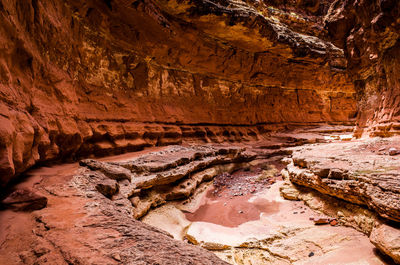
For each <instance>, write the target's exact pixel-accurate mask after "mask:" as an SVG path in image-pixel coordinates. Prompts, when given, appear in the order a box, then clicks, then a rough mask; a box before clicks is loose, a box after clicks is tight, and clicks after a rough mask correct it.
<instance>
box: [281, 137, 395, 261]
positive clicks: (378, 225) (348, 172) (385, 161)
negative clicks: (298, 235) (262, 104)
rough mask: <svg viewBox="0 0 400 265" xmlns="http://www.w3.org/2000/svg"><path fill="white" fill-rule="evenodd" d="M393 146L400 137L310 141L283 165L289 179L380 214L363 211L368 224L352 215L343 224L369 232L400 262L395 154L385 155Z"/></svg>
mask: <svg viewBox="0 0 400 265" xmlns="http://www.w3.org/2000/svg"><path fill="white" fill-rule="evenodd" d="M394 147H397V148H398V147H399V139H398V138H391V139H379V138H378V139H365V140H359V141H352V142H348V143H340V142H336V143H330V144H320V145H318V144H316V145H308V146H304V147H301V148H300V149H298V150H294V152H293V155H292V158H291V162H290V163H289V164H288V165H287V167H286V169H287V172H288V177H289V179H290V181H291V182H292V183H295V184H297V185H301V186H305V187H309V188H312V189H315V190H317V191H319V192H320V193H323V194H327V195H330V196H333V197H336V198H339V199H341V200H344V201H347V202H350V203H353V204H357V205H361V206H364V207H368V208H369V209H371V210H372V212H376V213H377V214H378V215H379V216H380V218H379V217H377V216H374V214H367V211H366V210H365V214H366V215H367V216H369V217H368V218H366V219H364V220H367V219H369V220H370V221H368V222H367V223H364V222H357V221H356V222H354V219H353V221H346V222H345V223H346V224H350V225H352V226H355V227H356V228H357V227H358V229H360V230H361V231H363V232H365V233H367V234H368V235H369V234H370V239H371V242H373V243H374V244H375V245H376V246H377V248H379V249H380V250H382V252H384V253H386V254H388V255H389V256H391V257H392V258H393V259H394V260H395V261H396V262H400V256H399V253H398V250H397V247H396V246H397V244H396V243H394V242H396V240H398V238H399V235H400V230H399V229H398V223H399V222H400V189H399V187H400V186H399V181H400V178H399V175H400V174H399V166H398V163H399V158H398V157H397V156H392V155H390V154H389V149H390V148H394ZM391 154H393V153H391ZM283 193H284V194H286V195H285V197H287V198H291V199H295V198H297V197H299V194H297V193H296V192H287V191H283ZM303 199H304V198H303ZM343 208H344V209H345V208H346V207H343ZM347 208H348V207H347ZM350 208H351V207H350ZM353 208H354V209H358V207H355V206H354V207H353ZM341 211H342V210H341ZM359 212H364V211H363V210H361V211H359ZM355 215H356V214H355ZM386 230H387V231H389V230H390V231H392V233H391V234H390V235H389V234H386V233H385V232H383V231H386Z"/></svg>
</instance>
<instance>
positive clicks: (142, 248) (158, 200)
mask: <svg viewBox="0 0 400 265" xmlns="http://www.w3.org/2000/svg"><path fill="white" fill-rule="evenodd" d="M326 133H327V132H326ZM325 136H326V135H324V133H321V131H317V132H311V133H308V134H307V133H304V134H302V133H298V134H296V137H294V136H293V135H290V134H280V135H276V136H274V137H271V138H269V139H265V140H263V141H259V142H255V143H251V142H250V143H246V144H235V145H233V144H229V145H223V144H221V145H201V146H199V145H182V146H168V147H159V148H153V149H148V150H144V151H140V152H136V153H131V154H125V155H120V156H115V157H108V158H104V159H100V160H93V159H91V160H83V161H81V162H80V165H81V166H80V167H79V165H78V163H74V164H64V165H59V166H54V167H43V168H38V169H36V170H33V171H31V172H30V173H29V174H28V175H27V176H26V178H25V179H24V180H23V181H22V182H21V183H18V184H16V185H15V186H14V188H13V189H14V190H15V192H14V193H12V194H9V195H8V197H7V198H6V199H5V200H3V206H2V207H3V210H1V211H0V220H1V223H2V226H1V228H0V229H1V231H0V232H1V233H0V240H1V241H0V245H1V248H0V264H226V262H228V263H231V264H350V263H351V264H387V263H389V262H390V261H388V259H386V258H385V257H384V256H382V255H381V254H379V252H378V251H377V250H376V249H375V246H376V247H378V248H379V249H380V250H381V251H382V252H385V253H387V254H389V255H391V256H392V257H393V258H394V259H396V256H393V254H391V253H393V250H394V249H395V248H396V242H398V240H397V237H396V233H393V231H397V230H396V228H395V227H393V226H389V225H388V224H384V223H382V222H381V219H380V218H381V217H378V216H377V215H376V214H375V215H374V211H373V210H374V209H373V208H372V209H371V210H370V211H369V212H368V213H370V216H369V217H370V219H368V220H372V221H371V222H369V224H370V226H366V225H364V226H361V225H359V226H357V225H354V223H355V221H354V220H353V223H352V222H351V221H350V218H349V216H351V215H352V214H353V215H354V214H355V213H354V212H353V211H352V210H351V208H352V207H350V206H349V205H346V204H342V203H338V201H339V200H337V199H334V198H332V197H329V196H328V195H323V194H320V193H318V192H314V193H315V194H311V193H312V191H304V190H302V188H301V187H299V186H294V184H291V183H290V182H289V179H292V178H293V173H292V171H290V167H291V166H293V163H289V162H291V161H292V160H294V159H295V158H296V157H297V155H298V152H301V150H308V148H314V147H315V148H316V147H317V146H320V145H303V144H310V143H318V142H326V141H334V142H337V143H336V144H338V142H339V141H340V137H339V140H336V139H337V137H333V138H332V139H331V138H329V137H328V139H326V137H325ZM333 144H335V143H333ZM340 144H341V145H342V146H345V145H346V143H342V142H341V141H340ZM330 145H332V144H330ZM330 145H329V144H328V145H327V143H324V144H323V145H321V146H330ZM294 146H301V147H294ZM295 148H300V149H301V148H304V149H301V150H300V149H299V150H297V149H295ZM378 151H379V148H378ZM293 152H294V153H293ZM292 153H293V154H292ZM290 156H292V158H293V159H292V160H288V159H285V160H284V161H286V163H289V164H288V166H285V165H284V164H282V163H280V160H281V159H282V158H284V157H290ZM386 157H389V156H388V155H386ZM281 169H284V170H283V171H282V175H281V174H280V171H281ZM21 191H29V193H24V192H21ZM310 194H311V195H310ZM318 194H319V195H318ZM281 195H282V196H284V197H285V198H289V199H292V200H293V199H294V200H303V201H304V202H303V201H291V200H284V199H283V197H282V196H281ZM24 196H25V197H24ZM313 196H314V197H313ZM324 196H328V197H329V198H330V199H331V200H333V201H329V200H328V199H326V200H325V201H324V202H325V203H326V204H323V203H322V202H323V199H324ZM24 198H25V199H26V200H25V201H24V200H23V199H24ZM315 201H318V203H315ZM312 202H314V204H313V203H312ZM348 203H350V202H348ZM321 205H322V206H321ZM332 205H336V206H337V208H334V207H333V206H332ZM329 207H331V208H329ZM346 207H347V208H346ZM353 208H354V207H353ZM332 209H336V211H334V212H332V211H331V212H329V210H332ZM337 209H340V210H342V211H343V212H344V215H346V216H345V217H343V218H342V217H340V216H337V214H336V213H337ZM346 209H347V210H346ZM349 209H350V210H349ZM21 210H23V211H21ZM27 210H28V211H27ZM360 211H361V210H360ZM365 211H368V210H365ZM323 213H325V214H328V215H329V216H331V217H333V218H335V220H338V224H336V223H335V224H334V225H335V226H331V225H329V224H327V225H320V226H316V225H315V224H314V221H312V220H310V217H321V214H323ZM354 216H355V215H354ZM354 216H353V217H354ZM371 216H372V217H371ZM323 217H325V216H323ZM374 218H375V219H374ZM136 219H139V220H136ZM361 220H364V221H365V220H367V214H365V213H363V218H361ZM364 223H367V222H364ZM378 224H379V226H378ZM344 225H349V226H352V227H353V228H356V229H353V228H349V227H345V226H344ZM371 227H377V229H374V230H372V228H371ZM367 228H368V229H367ZM363 229H364V230H363ZM357 230H358V231H357ZM371 231H372V232H371ZM365 234H367V235H370V239H368V236H367V235H365ZM387 235H390V238H389V237H388V236H387ZM370 240H371V242H372V243H371V242H370ZM390 240H392V241H390ZM21 242H24V244H21ZM374 245H375V246H374ZM210 251H211V252H210ZM212 252H213V253H212Z"/></svg>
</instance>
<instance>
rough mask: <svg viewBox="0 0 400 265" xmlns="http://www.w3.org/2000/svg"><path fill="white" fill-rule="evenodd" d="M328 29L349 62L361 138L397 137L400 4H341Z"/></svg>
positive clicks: (372, 0)
mask: <svg viewBox="0 0 400 265" xmlns="http://www.w3.org/2000/svg"><path fill="white" fill-rule="evenodd" d="M325 25H326V28H327V30H328V31H329V35H330V37H331V38H332V39H333V40H334V41H333V42H334V43H335V45H337V46H338V47H341V48H343V49H344V52H345V54H346V57H347V58H348V69H347V70H348V73H349V74H350V75H351V78H352V80H353V81H354V84H355V87H356V90H357V95H358V100H359V103H358V108H359V113H358V117H357V134H358V135H370V136H392V135H395V134H399V130H400V123H399V122H400V79H399V76H400V72H399V67H400V42H399V37H400V2H399V1H396V0H364V1H355V0H350V1H349V0H338V1H335V2H334V3H333V5H332V6H331V8H330V10H329V11H328V14H327V16H326V17H325Z"/></svg>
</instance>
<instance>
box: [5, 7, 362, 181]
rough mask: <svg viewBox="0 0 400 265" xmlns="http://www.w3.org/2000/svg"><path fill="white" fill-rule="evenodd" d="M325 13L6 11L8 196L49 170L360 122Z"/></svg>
mask: <svg viewBox="0 0 400 265" xmlns="http://www.w3.org/2000/svg"><path fill="white" fill-rule="evenodd" d="M317 2H318V1H317ZM328 2H329V1H328ZM328 2H324V3H323V4H319V3H316V4H315V5H312V8H311V7H310V6H308V5H307V4H304V3H300V4H299V5H297V4H295V3H294V2H293V3H281V1H278V2H276V3H274V5H275V6H276V8H274V9H271V8H270V7H269V6H267V5H265V4H263V3H261V2H260V3H255V2H253V1H251V2H248V3H246V2H243V3H240V4H239V3H236V2H234V1H229V5H228V4H227V3H228V2H227V3H225V2H223V1H219V0H215V1H195V2H192V1H184V2H182V3H180V4H179V7H177V6H176V5H175V2H174V1H142V2H141V1H135V2H132V3H130V4H128V2H126V1H112V2H107V3H110V4H106V3H105V2H104V1H92V0H91V1H85V3H83V2H81V1H75V0H71V1H67V2H65V1H60V0H50V1H45V2H43V1H40V2H35V1H30V0H29V1H22V2H21V1H15V0H13V1H0V15H1V16H0V32H1V36H2V37H1V38H0V43H1V45H2V47H4V50H2V52H0V79H1V83H0V92H1V93H0V114H1V115H0V176H1V180H0V185H2V186H3V185H5V184H6V183H8V182H9V180H10V179H11V178H13V176H15V175H17V174H19V173H21V172H23V171H24V170H26V169H28V168H29V167H31V166H32V165H34V164H35V163H38V162H44V161H50V160H60V159H70V158H75V157H84V156H89V155H110V154H117V153H121V152H125V151H135V150H140V149H142V148H144V147H147V146H155V145H168V144H180V143H181V142H182V141H184V140H192V141H204V142H222V141H243V140H255V139H258V137H259V136H260V135H262V134H264V133H266V132H269V131H271V130H276V129H279V128H284V126H287V125H288V124H305V125H307V124H314V123H318V122H335V123H349V122H350V123H351V118H353V116H354V114H355V111H356V110H355V98H354V89H353V86H352V84H351V83H350V82H349V79H348V77H347V76H346V74H345V73H344V69H345V68H346V62H345V60H344V54H343V51H342V50H340V49H339V48H337V47H335V46H334V45H332V44H331V43H330V42H329V41H326V33H327V32H326V31H324V29H323V27H322V24H321V16H323V15H324V13H325V12H326V10H327V7H328V4H327V3H328ZM280 8H281V9H282V10H280ZM294 12H297V13H294ZM293 14H295V15H293ZM277 17H279V19H278V20H277V19H275V18H277ZM303 17H304V19H303ZM305 21H307V22H305ZM242 125H243V126H242Z"/></svg>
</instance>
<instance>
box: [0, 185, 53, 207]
mask: <svg viewBox="0 0 400 265" xmlns="http://www.w3.org/2000/svg"><path fill="white" fill-rule="evenodd" d="M1 203H2V204H3V205H5V206H6V207H9V208H11V209H13V210H15V211H35V210H40V209H43V208H44V207H46V205H47V198H46V197H44V196H42V195H39V194H37V193H36V192H34V191H32V190H28V189H18V190H16V191H14V192H12V193H11V194H10V195H8V196H7V197H6V198H5V199H4V200H3V201H2V202H1Z"/></svg>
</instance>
